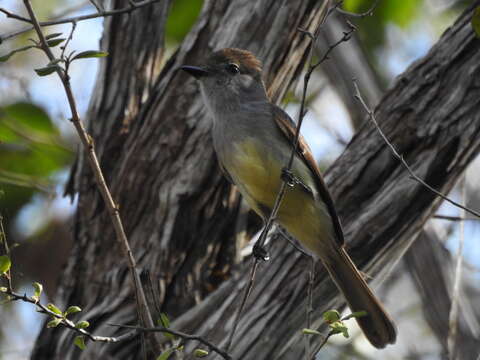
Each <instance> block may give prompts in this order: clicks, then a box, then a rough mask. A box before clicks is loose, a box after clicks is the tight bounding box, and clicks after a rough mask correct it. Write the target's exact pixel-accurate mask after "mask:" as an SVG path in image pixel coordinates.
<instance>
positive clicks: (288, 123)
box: [272, 105, 345, 245]
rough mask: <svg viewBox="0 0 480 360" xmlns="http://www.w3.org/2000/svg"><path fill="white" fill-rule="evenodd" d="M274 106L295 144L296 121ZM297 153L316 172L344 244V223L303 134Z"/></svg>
mask: <svg viewBox="0 0 480 360" xmlns="http://www.w3.org/2000/svg"><path fill="white" fill-rule="evenodd" d="M272 108H273V116H274V118H275V120H276V124H277V125H278V127H279V129H280V130H281V132H282V134H283V135H285V137H286V138H287V140H288V142H289V143H291V144H292V145H293V141H294V139H295V126H296V125H295V123H294V122H293V120H292V119H290V116H288V114H287V113H286V112H285V111H283V110H282V109H281V108H279V107H278V106H276V105H272ZM297 154H298V156H300V158H301V159H302V160H303V161H304V162H305V164H307V166H308V168H309V169H310V170H311V171H312V173H313V174H314V178H315V182H316V185H317V191H318V193H319V195H320V197H321V199H322V200H323V202H324V203H325V204H326V205H327V209H328V212H329V213H330V217H331V218H332V221H333V226H334V229H335V233H336V235H337V241H338V243H339V244H340V245H343V244H344V242H345V241H344V238H343V231H342V225H341V224H340V219H339V218H338V215H337V211H336V210H335V204H334V203H333V200H332V196H331V195H330V193H329V192H328V188H327V185H325V181H324V180H323V177H322V174H321V173H320V169H319V168H318V166H317V163H316V162H315V159H314V158H313V155H312V151H311V150H310V148H309V147H308V145H307V143H306V142H305V139H304V138H303V136H302V135H300V137H299V138H298V147H297Z"/></svg>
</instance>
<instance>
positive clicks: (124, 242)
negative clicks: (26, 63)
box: [23, 0, 154, 327]
mask: <svg viewBox="0 0 480 360" xmlns="http://www.w3.org/2000/svg"><path fill="white" fill-rule="evenodd" d="M23 2H24V4H25V7H26V8H27V11H28V13H29V16H30V19H31V20H32V23H33V26H34V28H35V31H36V33H37V35H38V38H39V40H40V43H39V45H40V47H41V49H42V50H43V51H44V52H45V54H46V55H47V57H48V59H49V60H50V62H54V61H55V60H56V59H55V56H54V55H53V53H52V51H51V49H50V48H49V47H48V45H47V42H46V40H45V36H44V34H43V32H42V29H41V27H40V24H39V23H38V20H37V18H36V16H35V13H34V12H33V9H32V6H31V4H30V1H29V0H23ZM56 72H57V75H58V76H59V78H60V80H61V82H62V84H63V87H64V90H65V94H66V96H67V99H68V104H69V106H70V110H71V113H72V118H71V121H72V123H73V125H74V126H75V129H76V130H77V133H78V136H79V137H80V140H81V142H82V144H83V146H84V149H85V152H86V153H87V158H88V161H89V163H90V167H91V169H92V171H93V174H94V177H95V180H96V183H97V187H98V190H99V191H100V194H101V196H102V198H103V200H104V202H105V205H106V207H107V209H108V213H109V215H110V219H111V221H112V223H113V227H114V230H115V234H116V237H117V240H118V242H119V243H120V247H121V249H122V251H123V255H124V256H125V257H126V259H127V262H128V267H129V269H130V272H131V275H132V280H133V285H134V289H135V295H136V296H135V297H136V300H137V305H138V308H137V311H138V312H139V315H140V316H139V317H140V322H141V324H142V325H143V326H145V327H153V326H154V323H153V320H152V316H151V314H150V311H149V308H148V305H147V300H146V297H145V292H144V290H143V287H142V283H141V280H140V276H139V274H138V272H137V270H136V267H137V264H136V261H135V258H134V257H133V254H132V250H131V248H130V245H129V243H128V239H127V236H126V234H125V230H124V227H123V224H122V220H121V218H120V211H119V209H118V206H117V205H116V204H115V202H114V201H113V198H112V195H111V193H110V190H109V189H108V186H107V184H106V182H105V178H104V176H103V173H102V170H101V169H100V164H99V162H98V158H97V155H96V153H95V146H94V142H93V139H92V137H91V136H90V135H89V134H88V133H87V131H86V130H85V127H84V125H83V123H82V121H81V119H80V116H79V115H78V111H77V105H76V103H75V99H74V96H73V92H72V88H71V86H70V77H69V75H68V74H67V73H66V71H65V70H63V69H61V68H60V67H58V68H57V70H56Z"/></svg>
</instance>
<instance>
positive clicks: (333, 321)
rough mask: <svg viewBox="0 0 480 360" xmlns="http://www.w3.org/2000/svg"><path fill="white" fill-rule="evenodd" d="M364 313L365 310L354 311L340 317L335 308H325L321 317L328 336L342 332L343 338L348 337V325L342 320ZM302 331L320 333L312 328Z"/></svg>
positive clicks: (360, 315) (306, 333)
mask: <svg viewBox="0 0 480 360" xmlns="http://www.w3.org/2000/svg"><path fill="white" fill-rule="evenodd" d="M365 315H367V313H366V312H365V311H356V312H354V313H351V314H349V315H347V316H345V317H343V318H342V317H341V316H340V313H339V312H338V311H337V310H327V311H325V312H324V313H323V315H322V318H323V321H324V322H325V323H326V324H327V325H328V327H329V328H330V332H329V334H328V336H331V335H336V334H342V335H343V336H344V337H345V338H348V337H349V336H350V335H349V333H348V327H347V325H346V324H345V323H344V321H345V320H349V319H352V318H359V317H362V316H365ZM302 332H303V334H305V335H322V334H321V333H320V332H319V331H317V330H314V329H303V330H302Z"/></svg>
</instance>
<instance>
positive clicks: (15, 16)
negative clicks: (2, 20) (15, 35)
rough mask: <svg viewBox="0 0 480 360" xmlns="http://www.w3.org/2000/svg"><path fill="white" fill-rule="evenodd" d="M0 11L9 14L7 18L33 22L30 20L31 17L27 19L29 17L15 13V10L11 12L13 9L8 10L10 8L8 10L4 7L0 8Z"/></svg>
mask: <svg viewBox="0 0 480 360" xmlns="http://www.w3.org/2000/svg"><path fill="white" fill-rule="evenodd" d="M0 12H2V13H4V14H5V15H6V16H7V18H12V19H16V20H19V21H23V22H26V23H29V24H31V23H32V22H31V21H30V19H27V18H25V17H23V16H20V15H18V14H15V13H13V12H11V11H8V10H6V9H4V8H0ZM32 29H33V28H32Z"/></svg>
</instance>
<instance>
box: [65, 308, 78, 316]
mask: <svg viewBox="0 0 480 360" xmlns="http://www.w3.org/2000/svg"><path fill="white" fill-rule="evenodd" d="M80 311H82V309H81V308H80V307H78V306H69V307H68V309H67V311H65V316H67V315H70V314H75V313H78V312H80Z"/></svg>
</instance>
